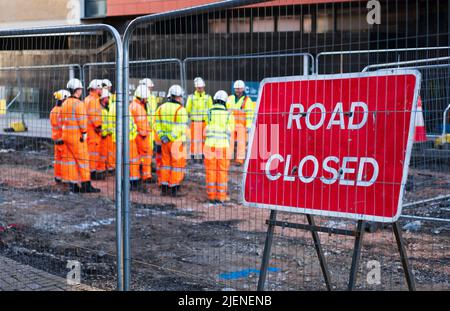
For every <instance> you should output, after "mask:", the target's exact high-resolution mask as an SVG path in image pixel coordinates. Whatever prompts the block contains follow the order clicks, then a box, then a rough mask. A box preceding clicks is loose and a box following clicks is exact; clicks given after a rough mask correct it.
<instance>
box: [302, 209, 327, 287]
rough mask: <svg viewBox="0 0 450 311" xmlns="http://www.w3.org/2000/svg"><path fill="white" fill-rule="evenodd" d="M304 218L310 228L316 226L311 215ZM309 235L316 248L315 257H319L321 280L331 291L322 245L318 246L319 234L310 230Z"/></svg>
mask: <svg viewBox="0 0 450 311" xmlns="http://www.w3.org/2000/svg"><path fill="white" fill-rule="evenodd" d="M306 218H307V219H308V223H309V225H310V226H315V225H316V224H315V221H314V218H313V216H312V215H306ZM311 234H312V237H313V240H314V247H315V248H316V252H317V257H319V262H320V268H321V269H322V274H323V278H324V279H325V285H326V286H327V290H329V291H331V284H330V280H331V278H330V273H329V271H328V266H327V262H326V260H325V255H324V254H323V250H322V245H321V244H320V237H319V234H318V233H317V231H314V230H313V229H311Z"/></svg>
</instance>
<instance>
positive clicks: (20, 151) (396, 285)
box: [0, 135, 450, 290]
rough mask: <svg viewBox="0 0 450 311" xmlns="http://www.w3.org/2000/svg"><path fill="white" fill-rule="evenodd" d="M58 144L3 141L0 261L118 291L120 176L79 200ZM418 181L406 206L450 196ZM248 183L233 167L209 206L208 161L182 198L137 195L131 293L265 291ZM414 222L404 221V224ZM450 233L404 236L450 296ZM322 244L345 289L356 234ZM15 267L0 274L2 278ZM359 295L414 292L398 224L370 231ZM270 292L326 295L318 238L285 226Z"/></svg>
mask: <svg viewBox="0 0 450 311" xmlns="http://www.w3.org/2000/svg"><path fill="white" fill-rule="evenodd" d="M52 148H53V146H52V144H51V142H50V141H48V140H47V139H36V138H24V137H13V136H6V135H0V171H1V174H0V256H2V257H0V261H1V260H3V261H5V260H8V265H9V266H11V265H12V266H14V262H16V263H17V265H18V266H19V265H25V266H27V267H30V269H33V271H43V272H42V273H44V272H45V273H46V275H52V276H55V277H58V278H62V279H64V280H65V277H66V275H67V273H68V271H69V270H68V269H67V262H68V261H69V260H77V261H79V262H80V263H81V280H82V283H83V284H85V285H86V286H89V288H96V289H97V288H98V289H102V290H113V289H115V286H116V279H115V274H116V257H115V253H116V230H115V225H116V223H115V208H114V186H115V183H114V177H112V176H110V177H108V178H107V180H105V181H94V185H95V186H97V187H99V188H100V189H101V190H102V192H101V193H100V194H71V193H69V192H68V189H67V188H65V187H64V186H60V185H56V184H55V182H54V180H53V167H52V161H53V151H52V150H53V149H52ZM410 175H411V176H414V178H413V180H414V184H413V185H412V186H410V187H408V189H409V190H408V191H407V192H406V194H405V202H412V201H416V200H422V199H427V198H432V197H435V196H437V195H443V194H449V190H448V189H449V188H450V173H449V171H448V170H445V169H444V170H440V171H439V170H429V169H421V168H414V169H410ZM241 177H242V167H239V166H235V165H233V166H232V167H231V171H230V182H229V191H230V193H231V202H229V203H227V204H224V205H213V204H210V203H208V201H207V196H206V191H205V174H204V168H203V166H202V165H200V164H190V165H189V167H188V174H187V176H186V180H185V182H184V185H183V187H184V188H183V193H184V196H182V197H178V198H172V197H161V196H160V193H159V189H158V187H157V186H156V185H155V184H149V185H146V186H145V189H143V190H142V191H139V192H132V195H131V201H132V209H131V215H130V217H131V255H132V263H131V264H132V271H131V273H132V278H131V281H132V283H131V288H132V289H134V290H224V289H228V290H232V289H236V290H254V289H256V284H257V281H258V270H259V268H260V261H261V257H262V252H263V248H264V241H265V237H266V229H267V226H266V224H265V221H266V219H267V218H268V217H269V211H268V210H266V209H255V208H247V207H244V206H242V205H241V204H240V203H239V197H240V186H241ZM404 214H410V215H419V216H426V217H435V218H447V219H450V201H449V200H446V201H445V200H444V201H439V202H437V203H432V204H425V205H422V206H419V207H415V208H413V209H405V210H404ZM279 219H281V220H287V221H289V222H300V223H305V222H306V219H305V216H304V215H297V214H295V215H294V214H287V213H279ZM316 222H317V223H319V224H321V225H325V226H328V227H335V228H346V229H353V228H355V222H354V221H349V220H343V219H337V218H326V217H316ZM411 222H412V220H409V219H402V220H401V225H402V226H404V225H407V224H409V223H411ZM449 229H450V225H449V223H448V222H447V223H443V222H433V221H421V222H420V226H419V227H418V228H417V229H414V230H413V229H411V230H404V231H403V236H404V238H405V240H406V242H407V251H408V256H409V259H410V262H411V265H412V267H413V272H414V274H415V279H416V283H417V288H418V289H422V290H428V289H447V290H448V289H450V264H449V263H450V243H449V242H450V239H449V238H450V231H449ZM320 238H321V241H322V243H323V249H324V252H325V257H326V259H327V262H328V265H329V269H330V274H331V278H332V284H333V289H337V290H343V289H346V283H347V282H348V274H349V270H350V263H351V257H352V251H353V243H354V238H352V237H345V236H339V235H335V234H327V233H320ZM2 258H5V259H2ZM6 258H8V259H6ZM9 260H13V261H9ZM371 260H376V261H378V262H380V266H381V281H380V282H378V283H376V284H372V283H371V282H369V281H367V277H366V276H367V274H368V272H369V270H370V269H369V268H368V262H370V261H371ZM3 261H2V262H3ZM0 266H2V267H3V265H0ZM21 267H22V266H21ZM5 270H6V271H5ZM13 271H14V270H11V269H10V268H7V269H5V268H2V269H0V280H1V279H2V276H3V277H5V278H6V277H8V278H9V276H8V274H11V273H13ZM36 273H38V272H36ZM39 273H41V272H39ZM24 281H25V282H26V279H24ZM33 282H34V281H32V280H30V283H33ZM0 284H1V283H0ZM27 286H28V285H26V286H25V287H24V288H26V289H29V290H32V289H33V288H32V286H31V287H30V286H28V287H27ZM357 288H358V289H364V290H379V289H385V290H397V289H406V288H407V287H406V283H405V280H404V274H403V270H402V267H401V262H400V258H399V255H398V252H397V248H396V243H395V239H394V236H393V234H392V230H391V227H390V226H385V227H383V228H381V229H379V230H377V231H376V232H374V233H367V234H366V235H365V236H364V244H363V250H362V258H361V264H360V267H359V274H358V282H357ZM0 289H2V286H0ZM11 289H12V288H11ZM49 289H50V288H49ZM267 289H268V290H325V289H326V288H325V284H324V281H323V277H322V274H321V271H320V265H319V263H318V259H317V255H316V252H315V248H314V244H313V242H312V238H311V233H310V232H307V231H300V230H294V229H288V228H276V235H275V237H274V244H273V248H272V256H271V262H270V265H269V275H268V280H267Z"/></svg>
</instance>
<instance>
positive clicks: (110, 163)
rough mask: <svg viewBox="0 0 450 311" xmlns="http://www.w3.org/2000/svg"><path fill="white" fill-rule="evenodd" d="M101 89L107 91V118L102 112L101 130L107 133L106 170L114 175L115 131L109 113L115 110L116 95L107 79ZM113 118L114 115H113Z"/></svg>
mask: <svg viewBox="0 0 450 311" xmlns="http://www.w3.org/2000/svg"><path fill="white" fill-rule="evenodd" d="M102 87H103V89H104V90H107V91H108V92H109V100H108V114H109V115H108V118H106V116H103V112H104V110H102V133H103V129H105V130H106V128H107V131H108V136H109V138H108V140H107V156H106V163H107V165H106V170H107V171H108V173H109V174H111V175H114V172H115V169H116V144H115V142H113V140H112V135H113V133H114V132H115V131H116V126H115V124H116V123H115V121H116V120H115V119H113V117H112V115H111V111H112V110H114V113H115V109H116V94H115V93H113V90H112V83H111V81H110V80H108V79H103V80H102ZM114 118H115V115H114ZM104 121H107V126H106V127H105V126H103V122H104Z"/></svg>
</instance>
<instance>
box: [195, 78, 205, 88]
mask: <svg viewBox="0 0 450 311" xmlns="http://www.w3.org/2000/svg"><path fill="white" fill-rule="evenodd" d="M194 86H195V88H204V87H205V86H206V83H205V80H203V79H202V78H200V77H197V78H195V79H194Z"/></svg>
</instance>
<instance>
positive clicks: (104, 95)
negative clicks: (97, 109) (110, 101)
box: [100, 89, 111, 99]
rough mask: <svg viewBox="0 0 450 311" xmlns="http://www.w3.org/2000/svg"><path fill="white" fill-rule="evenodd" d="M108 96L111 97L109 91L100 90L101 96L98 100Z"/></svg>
mask: <svg viewBox="0 0 450 311" xmlns="http://www.w3.org/2000/svg"><path fill="white" fill-rule="evenodd" d="M110 95H111V93H109V91H108V90H107V89H103V90H102V95H100V98H101V99H103V98H107V97H109V96H110Z"/></svg>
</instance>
